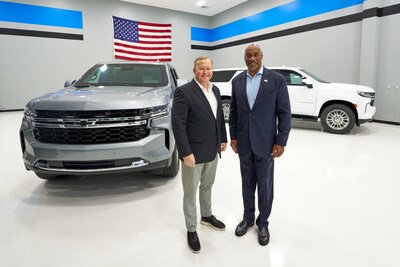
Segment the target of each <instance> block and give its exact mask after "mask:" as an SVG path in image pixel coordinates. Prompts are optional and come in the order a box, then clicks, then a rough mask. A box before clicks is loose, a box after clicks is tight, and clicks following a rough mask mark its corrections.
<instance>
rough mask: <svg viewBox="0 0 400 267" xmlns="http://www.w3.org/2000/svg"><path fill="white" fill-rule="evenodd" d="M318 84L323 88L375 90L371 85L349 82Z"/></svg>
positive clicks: (354, 90) (355, 90)
mask: <svg viewBox="0 0 400 267" xmlns="http://www.w3.org/2000/svg"><path fill="white" fill-rule="evenodd" d="M318 86H319V88H320V89H324V90H336V91H353V92H357V91H361V92H375V91H374V89H372V88H371V87H368V86H364V85H358V84H350V83H319V85H318Z"/></svg>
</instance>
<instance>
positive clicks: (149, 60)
mask: <svg viewBox="0 0 400 267" xmlns="http://www.w3.org/2000/svg"><path fill="white" fill-rule="evenodd" d="M115 58H118V59H125V60H134V61H146V62H170V61H171V59H170V58H161V59H143V58H136V57H125V56H118V55H115Z"/></svg>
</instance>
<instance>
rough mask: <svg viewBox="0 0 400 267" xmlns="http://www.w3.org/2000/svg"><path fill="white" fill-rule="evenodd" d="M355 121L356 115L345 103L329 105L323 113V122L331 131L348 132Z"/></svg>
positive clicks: (326, 128)
mask: <svg viewBox="0 0 400 267" xmlns="http://www.w3.org/2000/svg"><path fill="white" fill-rule="evenodd" d="M355 123H356V115H355V114H354V112H353V111H352V110H351V109H350V108H349V107H347V106H345V105H341V104H333V105H330V106H327V107H326V108H325V109H324V110H323V111H322V113H321V124H322V126H323V127H324V129H325V131H327V132H329V133H334V134H345V133H348V132H350V130H351V129H353V127H354V124H355Z"/></svg>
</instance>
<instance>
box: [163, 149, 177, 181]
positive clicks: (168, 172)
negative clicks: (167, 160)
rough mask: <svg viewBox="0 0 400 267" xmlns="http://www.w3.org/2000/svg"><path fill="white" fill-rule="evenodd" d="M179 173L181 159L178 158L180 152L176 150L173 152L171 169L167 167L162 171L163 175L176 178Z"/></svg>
mask: <svg viewBox="0 0 400 267" xmlns="http://www.w3.org/2000/svg"><path fill="white" fill-rule="evenodd" d="M178 171H179V158H178V150H177V149H176V147H175V149H174V152H172V159H171V165H170V166H169V167H165V168H163V169H162V172H163V175H164V176H167V177H175V176H176V175H177V174H178Z"/></svg>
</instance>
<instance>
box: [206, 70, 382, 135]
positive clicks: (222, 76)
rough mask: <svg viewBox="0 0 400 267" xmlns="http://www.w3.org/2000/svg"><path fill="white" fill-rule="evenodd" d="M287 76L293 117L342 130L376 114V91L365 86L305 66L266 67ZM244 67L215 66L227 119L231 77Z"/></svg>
mask: <svg viewBox="0 0 400 267" xmlns="http://www.w3.org/2000/svg"><path fill="white" fill-rule="evenodd" d="M267 68H268V69H271V70H274V71H276V72H279V73H280V74H282V75H283V76H284V77H285V78H286V83H287V85H288V89H289V95H290V104H291V108H292V118H295V119H301V120H311V121H317V120H318V119H321V124H322V126H323V127H324V129H325V130H326V131H327V132H330V133H336V134H344V133H347V132H349V131H350V130H351V129H352V128H353V127H354V125H355V124H356V125H357V126H360V124H361V123H365V122H370V121H372V118H373V116H374V114H375V111H376V108H375V106H374V100H375V91H374V90H373V89H372V88H370V87H366V86H362V85H356V84H344V83H330V82H326V81H324V80H322V79H320V78H318V77H317V76H315V75H313V74H311V73H310V72H308V71H307V70H305V69H302V68H294V67H267ZM244 70H245V69H215V70H214V74H213V77H212V79H211V82H212V83H213V84H215V85H216V86H217V87H218V88H219V89H220V91H221V96H222V105H223V109H224V115H225V121H228V119H229V109H230V100H231V92H232V84H231V81H232V79H233V78H234V77H235V76H236V75H238V74H239V73H241V72H242V71H244Z"/></svg>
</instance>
